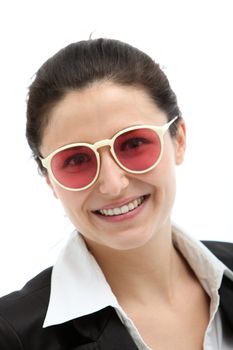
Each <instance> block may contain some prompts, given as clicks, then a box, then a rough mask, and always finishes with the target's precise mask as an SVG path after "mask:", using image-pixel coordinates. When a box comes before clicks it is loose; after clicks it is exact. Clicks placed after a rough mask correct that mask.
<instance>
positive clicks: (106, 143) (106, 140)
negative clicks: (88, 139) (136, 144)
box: [93, 139, 112, 151]
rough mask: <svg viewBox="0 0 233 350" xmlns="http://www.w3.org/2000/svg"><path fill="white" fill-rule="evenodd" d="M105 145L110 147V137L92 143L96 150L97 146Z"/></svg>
mask: <svg viewBox="0 0 233 350" xmlns="http://www.w3.org/2000/svg"><path fill="white" fill-rule="evenodd" d="M105 146H110V147H112V140H111V139H105V140H101V141H97V142H96V143H94V145H93V147H94V148H95V150H96V151H97V150H98V149H99V148H102V147H105Z"/></svg>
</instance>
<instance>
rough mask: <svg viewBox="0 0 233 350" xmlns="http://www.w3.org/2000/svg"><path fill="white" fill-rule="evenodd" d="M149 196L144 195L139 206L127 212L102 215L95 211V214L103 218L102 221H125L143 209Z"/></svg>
mask: <svg viewBox="0 0 233 350" xmlns="http://www.w3.org/2000/svg"><path fill="white" fill-rule="evenodd" d="M148 199H149V197H146V198H145V199H144V201H143V203H142V204H141V205H139V207H137V208H135V209H133V210H131V211H128V213H125V214H121V215H113V216H104V215H101V214H97V213H95V215H96V216H97V217H98V218H100V219H102V220H104V221H108V222H120V221H125V220H129V219H132V218H134V217H135V216H137V215H139V214H140V213H141V212H142V210H143V209H144V207H145V205H146V203H147V201H148Z"/></svg>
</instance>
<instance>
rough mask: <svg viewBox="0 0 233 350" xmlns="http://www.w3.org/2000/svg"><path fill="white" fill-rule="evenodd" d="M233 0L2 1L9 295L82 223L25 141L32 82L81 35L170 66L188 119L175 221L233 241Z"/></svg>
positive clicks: (2, 276)
mask: <svg viewBox="0 0 233 350" xmlns="http://www.w3.org/2000/svg"><path fill="white" fill-rule="evenodd" d="M232 18H233V10H232V1H230V0H229V1H225V0H221V1H214V0H212V1H205V0H202V1H188V0H186V1H174V0H173V1H165V0H161V1H146V0H145V1H135V0H134V1H127V0H125V1H119V0H116V1H111V0H108V1H100V0H99V1H88V0H86V1H72V0H70V1H67V0H66V1H58V0H57V1H49V0H46V1H42V0H40V1H33V0H30V1H23V0H21V1H10V0H8V1H7V2H5V3H4V2H1V5H0V39H1V40H0V96H1V99H0V101H1V104H0V118H1V119H0V121H1V134H0V135H1V136H0V146H1V148H0V157H1V158H0V159H1V163H0V164H1V172H0V176H1V182H0V187H1V207H0V208H1V209H0V210H1V220H0V235H1V237H0V242H1V244H0V294H1V295H2V294H5V293H8V292H9V291H11V290H12V289H16V288H20V287H22V285H23V284H24V282H26V280H28V279H29V278H31V277H32V276H33V275H35V274H36V273H37V272H39V271H40V270H41V269H43V268H45V267H46V266H49V265H50V264H52V263H53V262H54V260H55V258H56V256H57V253H58V251H59V250H60V248H61V247H62V245H63V244H64V242H65V240H66V239H67V235H68V234H69V232H70V230H71V229H72V227H71V225H70V224H69V221H68V219H67V218H66V217H65V216H64V214H63V210H62V208H61V206H60V205H59V203H58V202H57V201H56V200H55V199H54V198H53V196H52V194H51V193H50V191H49V190H48V188H47V186H46V184H45V182H44V180H43V178H41V177H40V176H39V175H38V174H37V169H36V165H35V164H34V162H33V160H32V159H31V158H30V157H31V154H30V150H29V148H28V146H27V143H26V140H25V136H24V134H25V106H26V103H25V101H26V95H27V87H28V85H29V84H30V82H31V78H32V76H33V74H34V73H35V72H36V70H37V69H38V68H39V66H40V65H41V64H42V63H43V62H44V61H45V60H46V59H47V58H48V57H49V56H51V55H53V54H54V53H55V52H56V51H57V50H59V49H60V48H61V47H63V46H65V45H67V44H69V43H70V42H73V41H78V40H82V39H88V37H89V35H90V34H91V32H94V34H93V37H99V36H104V37H110V38H117V39H120V40H123V41H126V42H129V43H131V44H133V45H135V46H137V47H138V48H140V49H142V50H144V51H145V52H147V53H148V54H149V55H151V56H152V57H153V58H154V59H155V60H156V61H157V62H159V63H160V64H161V65H162V66H163V67H164V69H165V72H166V74H167V75H168V77H169V80H170V82H171V85H172V87H173V89H174V90H175V92H176V94H177V96H178V101H179V105H180V107H181V109H182V111H183V116H184V118H185V120H186V123H187V136H188V147H187V154H186V160H185V163H184V165H182V166H181V167H179V168H178V169H177V178H178V179H177V181H178V189H177V200H176V203H175V208H174V211H173V220H174V221H175V222H176V223H178V224H179V225H180V226H181V227H183V228H184V229H185V230H187V231H188V232H190V233H191V234H192V235H194V236H195V237H196V238H198V239H213V240H228V241H233V224H232V214H233V212H232V201H233V185H232V180H233V168H232V161H233V158H232V154H233V130H232V127H233V121H232V119H233V111H232V102H233V89H232V81H233V68H232V67H233V53H232V45H233V20H232Z"/></svg>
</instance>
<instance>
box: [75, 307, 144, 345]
mask: <svg viewBox="0 0 233 350" xmlns="http://www.w3.org/2000/svg"><path fill="white" fill-rule="evenodd" d="M73 324H74V327H75V329H76V331H77V332H78V339H79V341H78V343H79V344H80V345H79V346H77V347H76V348H75V349H77V350H97V349H101V350H119V349H124V350H138V348H137V346H136V344H135V343H134V341H133V340H132V338H131V336H130V334H129V333H128V331H127V329H126V328H125V326H124V325H123V324H122V322H121V320H120V319H119V317H118V315H117V313H116V311H115V310H114V308H112V307H110V306H109V307H107V308H105V309H102V310H100V311H98V312H95V313H93V314H90V315H87V316H83V317H79V318H77V319H75V320H73ZM80 341H81V343H80ZM81 344H82V345H81Z"/></svg>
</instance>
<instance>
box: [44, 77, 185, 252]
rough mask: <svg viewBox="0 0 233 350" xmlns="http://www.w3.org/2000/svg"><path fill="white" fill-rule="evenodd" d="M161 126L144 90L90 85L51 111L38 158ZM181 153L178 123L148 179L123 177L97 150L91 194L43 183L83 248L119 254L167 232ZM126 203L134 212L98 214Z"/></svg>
mask: <svg viewBox="0 0 233 350" xmlns="http://www.w3.org/2000/svg"><path fill="white" fill-rule="evenodd" d="M166 122H167V118H166V115H165V114H164V112H162V111H161V110H160V109H159V108H158V107H157V106H156V105H155V103H154V102H152V100H151V99H150V98H149V96H148V94H147V93H146V92H145V91H144V90H142V89H139V88H136V87H125V86H120V85H116V84H114V83H110V82H108V83H107V82H104V83H103V82H102V83H94V84H93V85H91V86H90V87H88V88H85V89H83V90H80V91H72V92H69V93H67V94H66V96H65V97H64V98H63V99H62V100H61V101H60V102H59V103H58V104H57V105H56V106H55V107H54V108H53V110H52V111H51V115H50V122H49V124H48V126H47V127H46V129H45V132H44V135H43V140H42V147H41V152H42V155H43V156H44V157H46V156H47V155H48V154H49V153H51V152H52V151H54V150H55V149H57V148H59V147H61V146H63V145H66V144H69V143H75V142H88V143H95V142H97V141H99V140H102V139H108V138H111V137H112V136H113V135H114V134H115V133H116V132H117V131H119V130H121V129H124V128H126V127H129V126H132V125H136V124H152V125H163V124H165V123H166ZM184 150H185V127H184V124H183V123H181V124H180V126H179V128H178V133H177V137H176V138H171V136H170V134H169V132H167V133H166V134H165V136H164V152H163V156H162V158H161V161H160V163H159V164H158V165H157V166H156V167H155V168H154V169H153V170H151V171H149V172H148V173H145V174H129V173H127V172H126V171H124V170H123V169H121V168H120V167H119V166H118V165H117V163H116V162H115V161H114V159H113V158H112V156H111V154H110V152H109V148H108V147H103V148H100V149H99V153H100V160H101V167H100V174H99V177H98V179H97V181H96V182H95V184H94V185H92V186H91V187H90V188H88V189H86V190H83V191H80V192H73V191H68V190H66V189H63V188H61V187H60V186H59V185H58V184H56V183H54V182H53V181H52V180H51V179H50V178H49V177H47V182H48V184H49V185H50V186H51V188H52V190H53V192H54V194H55V196H56V197H57V198H59V199H60V200H61V202H62V204H63V206H64V208H65V211H66V213H67V215H68V216H69V218H70V220H71V221H72V223H73V224H74V225H75V227H76V228H77V229H78V231H79V232H80V233H81V234H82V235H83V236H84V238H85V239H86V241H87V243H89V244H90V245H91V244H92V245H95V244H97V245H98V246H100V245H102V246H103V245H104V246H105V247H110V248H113V249H120V250H125V249H131V248H136V247H140V246H142V245H144V244H145V243H147V242H148V241H150V240H151V239H152V238H153V237H155V236H156V235H157V234H158V233H159V232H160V233H161V232H162V231H164V230H166V229H169V227H170V213H171V209H172V205H173V201H174V197H175V165H176V164H180V163H181V162H182V160H183V155H184ZM143 198H146V200H143ZM141 201H142V203H141V204H140V202H141ZM127 203H131V204H129V206H131V209H132V208H133V207H132V205H134V206H135V203H138V207H137V208H135V209H133V210H131V211H130V212H128V213H126V214H120V215H113V216H106V215H101V214H100V212H99V211H100V210H103V209H109V208H111V209H112V210H113V208H120V207H122V206H123V205H126V204H127ZM116 212H117V210H115V213H116ZM102 213H103V212H102Z"/></svg>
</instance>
